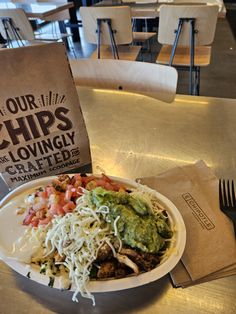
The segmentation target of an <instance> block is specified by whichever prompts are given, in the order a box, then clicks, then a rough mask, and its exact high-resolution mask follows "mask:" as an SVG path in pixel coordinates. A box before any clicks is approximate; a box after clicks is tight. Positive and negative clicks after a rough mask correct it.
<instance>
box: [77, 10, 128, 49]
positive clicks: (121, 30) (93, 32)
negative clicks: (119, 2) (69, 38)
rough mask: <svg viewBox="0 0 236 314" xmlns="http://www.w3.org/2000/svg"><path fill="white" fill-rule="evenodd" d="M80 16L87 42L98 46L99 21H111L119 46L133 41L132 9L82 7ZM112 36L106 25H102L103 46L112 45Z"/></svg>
mask: <svg viewBox="0 0 236 314" xmlns="http://www.w3.org/2000/svg"><path fill="white" fill-rule="evenodd" d="M80 16H81V19H82V24H83V28H84V33H85V39H86V40H87V42H89V43H92V44H97V19H108V18H109V19H111V23H112V29H113V31H115V33H114V37H115V41H116V44H117V45H122V44H130V43H132V41H133V35H132V24H131V9H130V7H128V6H123V7H81V8H80ZM110 43H111V40H110V34H109V31H108V27H107V25H106V24H105V23H102V25H101V45H110Z"/></svg>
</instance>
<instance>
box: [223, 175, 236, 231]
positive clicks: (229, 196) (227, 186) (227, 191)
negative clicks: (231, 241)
mask: <svg viewBox="0 0 236 314" xmlns="http://www.w3.org/2000/svg"><path fill="white" fill-rule="evenodd" d="M219 202H220V209H221V211H222V212H223V213H224V214H225V215H226V216H228V217H229V218H230V219H231V220H232V222H233V224H234V233H235V236H236V196H235V188H234V181H233V180H232V181H231V182H230V180H224V179H223V180H220V181H219Z"/></svg>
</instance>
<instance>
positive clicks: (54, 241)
mask: <svg viewBox="0 0 236 314" xmlns="http://www.w3.org/2000/svg"><path fill="white" fill-rule="evenodd" d="M108 211H109V209H108V208H107V207H106V206H101V207H99V208H97V209H92V208H90V207H88V205H87V203H86V200H85V197H84V196H82V197H81V198H80V201H79V202H78V205H77V207H76V209H75V211H74V212H73V213H68V214H66V215H65V216H63V217H61V216H57V217H55V218H54V219H53V220H52V225H51V227H50V229H49V230H48V232H47V234H46V239H45V245H46V248H47V250H48V254H50V253H51V252H52V251H54V250H55V249H56V250H57V251H58V253H59V254H60V255H61V256H65V261H64V262H62V264H63V265H64V266H65V267H67V268H68V270H69V278H70V280H71V282H72V283H74V284H75V286H76V291H75V293H74V295H73V298H72V299H73V301H76V302H78V299H77V294H78V293H80V294H81V295H82V296H83V297H86V298H90V299H91V300H92V301H93V304H94V305H95V300H94V296H93V295H92V294H91V293H90V292H89V291H88V290H87V283H88V281H89V274H90V270H91V266H92V263H93V262H94V261H95V260H96V258H97V253H98V251H99V249H100V247H101V246H102V245H103V244H104V243H105V242H106V243H107V244H108V245H109V246H110V247H111V248H112V251H113V253H114V252H115V249H114V248H113V246H112V244H111V242H110V237H111V235H112V234H113V232H111V229H110V227H109V225H108V223H106V221H105V220H104V216H105V215H106V214H107V213H108ZM114 254H115V253H114Z"/></svg>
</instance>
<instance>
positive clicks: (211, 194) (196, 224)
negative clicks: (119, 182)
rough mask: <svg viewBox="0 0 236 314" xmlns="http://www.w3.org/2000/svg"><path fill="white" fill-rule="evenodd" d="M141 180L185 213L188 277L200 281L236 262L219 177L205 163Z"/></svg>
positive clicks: (230, 226)
mask: <svg viewBox="0 0 236 314" xmlns="http://www.w3.org/2000/svg"><path fill="white" fill-rule="evenodd" d="M140 181H141V183H142V184H146V185H148V186H149V187H151V188H153V189H156V190H157V191H159V192H160V193H162V194H164V195H165V196H166V197H168V198H169V199H170V200H171V201H172V202H173V203H174V204H175V205H176V207H177V208H178V209H179V211H180V212H181V214H182V216H183V219H184V221H185V225H186V229H187V241H186V248H185V251H184V254H183V257H182V259H181V261H182V263H183V265H184V268H185V269H186V270H187V272H188V274H185V276H184V277H185V280H187V281H189V279H191V280H192V281H193V280H198V279H200V278H203V277H205V276H207V275H209V274H212V273H214V272H217V271H219V270H222V269H224V268H226V267H229V266H231V265H234V264H235V263H236V243H235V238H234V232H233V226H232V223H231V221H230V220H229V219H228V217H226V216H225V215H224V214H223V213H222V212H221V211H220V210H219V205H218V179H217V178H216V177H215V176H214V174H213V173H212V171H211V170H210V169H209V168H208V167H207V166H206V164H205V163H204V162H202V161H200V162H197V163H196V164H194V165H187V166H184V167H177V168H174V169H171V170H169V171H167V172H165V173H162V174H160V175H158V176H154V177H149V178H141V179H140Z"/></svg>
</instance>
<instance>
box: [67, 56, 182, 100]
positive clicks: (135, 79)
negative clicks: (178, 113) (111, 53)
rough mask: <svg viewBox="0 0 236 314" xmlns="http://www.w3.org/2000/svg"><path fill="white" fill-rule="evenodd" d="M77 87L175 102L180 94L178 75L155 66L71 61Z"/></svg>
mask: <svg viewBox="0 0 236 314" xmlns="http://www.w3.org/2000/svg"><path fill="white" fill-rule="evenodd" d="M70 65H71V70H72V75H73V77H74V81H75V84H76V85H77V86H87V87H92V88H99V89H112V90H124V91H129V92H136V93H139V94H143V95H148V96H149V97H153V98H156V99H160V100H162V101H165V102H172V101H173V100H174V98H175V94H176V86H177V71H176V70H175V69H174V68H173V67H169V66H164V65H158V64H154V63H146V62H137V61H127V60H105V59H80V60H70Z"/></svg>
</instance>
